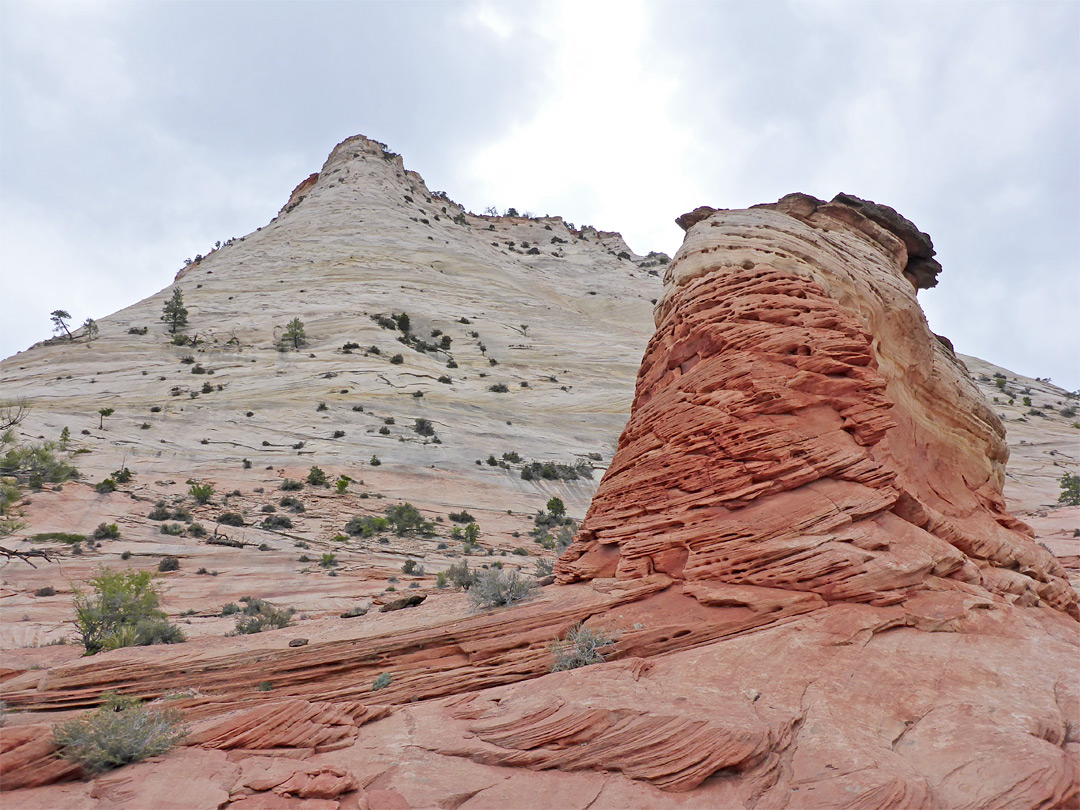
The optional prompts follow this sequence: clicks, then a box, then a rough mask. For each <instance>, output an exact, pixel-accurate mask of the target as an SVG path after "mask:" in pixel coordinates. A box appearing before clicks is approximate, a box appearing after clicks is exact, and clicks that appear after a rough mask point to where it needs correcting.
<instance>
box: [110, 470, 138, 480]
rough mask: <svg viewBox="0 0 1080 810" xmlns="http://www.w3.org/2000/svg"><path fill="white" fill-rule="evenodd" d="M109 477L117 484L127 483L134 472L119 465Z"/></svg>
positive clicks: (133, 475)
mask: <svg viewBox="0 0 1080 810" xmlns="http://www.w3.org/2000/svg"><path fill="white" fill-rule="evenodd" d="M110 477H111V478H112V479H113V480H114V481H115V482H116V483H118V484H128V483H131V479H132V478H134V477H135V473H133V472H132V471H131V470H129V469H128V468H127V467H121V468H120V469H119V470H116V471H114V472H113V474H112V476H110Z"/></svg>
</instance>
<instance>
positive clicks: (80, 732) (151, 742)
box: [53, 692, 187, 773]
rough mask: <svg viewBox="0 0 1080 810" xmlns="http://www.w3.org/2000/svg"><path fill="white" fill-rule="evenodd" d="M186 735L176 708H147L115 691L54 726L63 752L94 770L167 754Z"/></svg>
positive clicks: (71, 759)
mask: <svg viewBox="0 0 1080 810" xmlns="http://www.w3.org/2000/svg"><path fill="white" fill-rule="evenodd" d="M186 736H187V729H186V727H185V726H184V725H183V723H182V719H181V716H180V713H179V712H177V711H176V710H175V709H163V710H158V709H153V708H146V707H144V706H142V705H140V703H139V701H138V700H135V699H134V698H130V697H123V696H120V695H116V694H114V693H111V692H107V693H106V694H105V702H104V704H103V705H102V706H101V708H99V709H97V710H96V711H94V712H90V713H89V714H85V715H83V716H82V717H76V718H74V719H72V720H68V721H67V722H65V723H60V724H58V725H56V726H54V727H53V740H54V742H55V743H56V746H57V748H58V749H59V753H60V756H61V757H63V758H64V759H67V760H70V761H72V762H77V763H79V764H80V765H82V766H83V767H84V768H85V769H86V770H87V771H89V772H90V773H101V772H103V771H107V770H109V769H111V768H119V767H120V766H121V765H126V764H128V763H129V762H138V761H139V760H143V759H146V758H147V757H152V756H157V755H159V754H164V753H165V752H166V751H168V750H169V749H170V748H172V747H173V746H174V745H176V744H177V743H178V742H180V741H181V740H182V739H184V737H186Z"/></svg>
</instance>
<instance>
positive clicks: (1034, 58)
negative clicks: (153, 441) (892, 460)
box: [0, 0, 1080, 388]
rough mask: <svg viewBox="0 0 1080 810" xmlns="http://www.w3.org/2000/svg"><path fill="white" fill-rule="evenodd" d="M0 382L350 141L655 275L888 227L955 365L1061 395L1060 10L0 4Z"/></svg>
mask: <svg viewBox="0 0 1080 810" xmlns="http://www.w3.org/2000/svg"><path fill="white" fill-rule="evenodd" d="M4 18H5V19H4V25H3V27H2V29H0V60H2V62H0V102H2V107H0V109H2V118H0V163H2V169H3V174H2V186H3V187H2V191H3V194H2V198H0V214H2V221H3V226H2V227H3V232H2V243H0V249H2V259H3V264H4V268H5V269H4V286H3V289H4V292H5V294H4V296H3V298H2V301H0V310H2V311H0V316H2V318H0V355H3V356H6V355H9V354H11V353H13V352H15V351H18V350H20V349H23V348H25V347H26V346H28V345H29V344H30V343H32V342H34V341H35V340H39V339H41V338H43V337H45V336H46V335H47V334H48V331H49V328H48V312H49V311H50V310H52V309H54V308H56V307H64V308H67V309H69V310H71V312H72V314H73V315H74V316H75V318H76V319H77V320H82V318H85V317H87V316H94V317H100V316H102V315H105V314H107V313H109V312H111V311H114V310H116V309H119V308H121V307H122V306H125V305H127V304H129V303H132V302H133V301H134V300H136V299H137V298H139V297H143V296H146V295H149V294H151V293H153V292H155V291H156V290H158V289H160V288H162V287H163V286H165V285H167V284H168V283H169V282H170V281H171V278H172V275H173V273H175V271H176V270H177V269H178V268H179V267H180V265H181V260H182V259H183V258H184V257H185V256H193V255H194V254H195V253H199V252H206V250H207V249H208V248H209V247H210V246H211V245H212V244H213V242H214V241H215V240H217V239H225V238H228V237H229V236H239V235H242V234H244V233H247V232H250V231H252V230H254V229H255V228H256V227H258V226H259V225H262V224H264V223H265V222H266V221H267V220H269V219H270V218H271V217H272V216H273V215H274V214H275V213H276V211H277V209H278V208H279V207H280V205H281V204H282V203H283V202H284V200H285V198H286V195H287V194H288V192H289V191H290V190H291V188H292V187H293V186H294V185H295V184H296V183H297V182H299V180H301V179H302V178H303V177H305V176H306V175H307V174H308V173H310V172H312V171H315V170H317V169H318V168H319V166H320V165H321V163H322V161H323V160H324V159H325V157H326V155H327V154H328V152H329V150H330V149H331V147H332V146H333V145H334V144H335V143H337V142H338V141H340V140H341V139H343V138H345V137H347V136H348V135H352V134H355V133H364V134H366V135H369V136H370V137H374V138H377V139H379V140H383V141H386V142H387V143H388V144H389V145H390V146H391V147H392V148H393V149H394V150H395V151H398V152H401V153H402V154H403V155H404V156H405V160H406V163H407V165H408V166H409V167H410V168H414V169H416V170H417V171H419V172H420V173H421V174H423V175H424V177H425V178H426V179H427V180H428V182H429V184H430V185H432V186H433V187H435V188H442V189H445V190H446V191H448V192H449V193H450V194H451V195H452V196H453V197H454V198H455V199H458V200H460V201H461V202H463V203H465V204H466V205H469V206H471V207H473V208H474V209H477V210H479V209H482V208H483V207H485V206H486V205H489V204H496V205H499V206H501V207H506V206H509V205H514V206H516V207H518V208H519V209H530V210H534V211H536V212H537V213H559V214H563V215H564V216H566V217H567V218H568V219H571V220H573V221H575V222H578V223H582V222H589V223H591V224H595V225H597V226H598V227H603V228H611V229H618V230H621V231H622V232H623V233H624V235H625V236H626V237H627V239H628V241H629V242H630V243H631V244H632V245H633V246H634V247H635V249H637V250H639V251H647V250H651V249H661V250H667V251H669V252H671V251H673V250H674V249H675V248H676V247H677V246H678V243H679V240H680V237H681V233H680V232H679V231H678V229H677V228H676V227H675V226H674V225H673V224H672V220H673V218H674V217H675V216H677V215H678V214H680V213H682V212H683V211H685V210H689V209H690V208H693V207H695V206H697V205H699V204H703V203H705V204H710V205H714V206H722V207H741V206H745V205H750V204H753V203H756V202H762V201H767V200H773V199H776V198H777V197H779V196H780V195H782V194H784V193H787V192H789V191H794V190H800V191H807V192H810V193H814V194H817V195H818V196H831V195H832V194H834V193H835V192H837V191H841V190H843V191H849V192H852V193H854V194H858V195H860V196H863V197H869V198H872V199H876V200H879V201H881V202H886V203H888V204H890V205H893V206H894V207H896V208H897V209H898V210H899V211H901V212H902V213H903V214H905V215H906V216H908V217H910V218H911V219H912V220H914V221H915V222H916V223H917V224H918V225H919V226H920V227H921V228H923V229H924V230H927V231H929V232H930V234H931V235H932V236H933V238H934V240H935V244H936V245H937V246H938V249H939V253H940V258H941V260H942V263H943V265H944V266H945V272H944V273H943V274H942V277H941V285H940V287H938V288H937V289H935V290H932V291H928V292H925V293H923V303H924V306H925V308H926V310H927V313H928V316H929V318H930V321H931V326H932V327H933V328H934V329H935V331H938V332H941V333H943V334H946V335H948V336H949V337H951V338H952V339H953V340H954V341H955V343H956V345H957V348H958V349H959V350H960V351H964V352H967V353H971V354H976V355H978V356H980V357H983V358H985V359H987V360H990V361H992V362H996V363H1000V364H1002V365H1005V366H1008V367H1010V368H1013V369H1014V370H1016V371H1020V372H1023V373H1026V374H1031V375H1039V376H1046V375H1050V376H1052V377H1053V378H1054V380H1055V381H1056V382H1058V383H1060V384H1063V385H1066V386H1068V387H1070V388H1076V387H1078V386H1080V368H1078V352H1077V330H1076V324H1077V323H1078V322H1080V234H1078V230H1080V229H1078V225H1077V223H1078V222H1080V162H1078V160H1080V148H1078V147H1080V121H1078V105H1077V98H1080V69H1078V59H1080V56H1078V54H1080V43H1078V40H1080V34H1078V32H1080V6H1078V5H1077V4H1076V3H1074V2H1072V1H1071V0H1064V1H1063V2H1052V1H1048V2H1036V3H1031V2H950V3H936V2H898V3H892V2H881V3H855V2H791V3H789V2H755V3H734V2H731V3H717V2H705V1H704V0H700V1H698V0H684V1H683V2H680V3H661V2H645V1H644V0H626V1H625V2H618V3H614V2H599V0H598V1H597V2H592V3H571V2H554V1H552V2H539V3H528V4H525V3H519V4H507V3H495V2H459V3H429V2H356V3H350V2H340V3H337V2H320V3H306V2H303V3H301V2H274V3H252V2H215V3H195V2H157V3H114V2H107V3H100V4H93V3H49V2H40V1H39V0H35V1H34V2H11V1H10V0H9V2H6V3H5V4H4Z"/></svg>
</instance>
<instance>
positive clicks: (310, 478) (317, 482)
mask: <svg viewBox="0 0 1080 810" xmlns="http://www.w3.org/2000/svg"><path fill="white" fill-rule="evenodd" d="M307 482H308V483H309V484H311V486H313V487H322V486H326V473H324V472H323V471H322V470H321V469H319V468H318V467H312V468H311V471H310V472H308V475H307Z"/></svg>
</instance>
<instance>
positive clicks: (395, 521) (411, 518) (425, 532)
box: [386, 503, 435, 537]
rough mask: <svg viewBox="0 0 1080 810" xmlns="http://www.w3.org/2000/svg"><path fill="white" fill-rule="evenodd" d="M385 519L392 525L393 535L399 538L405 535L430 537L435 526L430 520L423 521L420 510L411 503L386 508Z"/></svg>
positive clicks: (433, 532)
mask: <svg viewBox="0 0 1080 810" xmlns="http://www.w3.org/2000/svg"><path fill="white" fill-rule="evenodd" d="M386 518H387V520H389V521H390V523H391V524H392V525H393V527H394V533H395V534H396V535H398V536H399V537H400V536H404V535H406V534H420V535H421V536H423V537H431V536H432V535H434V534H435V524H434V523H432V522H431V521H430V520H424V516H423V515H421V514H420V510H419V509H417V508H416V507H415V506H413V505H412V504H411V503H401V504H397V505H395V506H388V507H386Z"/></svg>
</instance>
